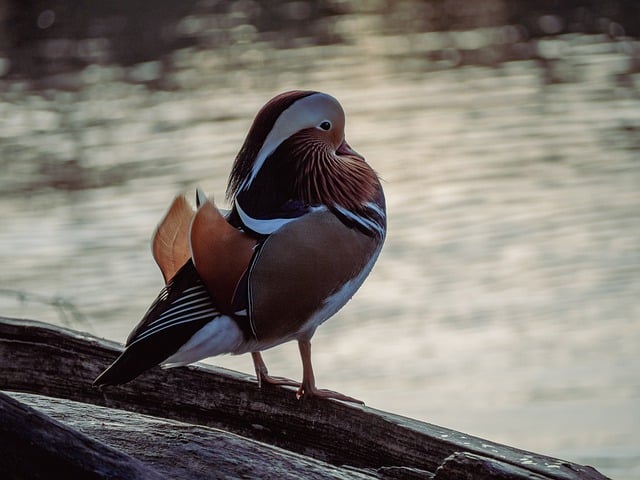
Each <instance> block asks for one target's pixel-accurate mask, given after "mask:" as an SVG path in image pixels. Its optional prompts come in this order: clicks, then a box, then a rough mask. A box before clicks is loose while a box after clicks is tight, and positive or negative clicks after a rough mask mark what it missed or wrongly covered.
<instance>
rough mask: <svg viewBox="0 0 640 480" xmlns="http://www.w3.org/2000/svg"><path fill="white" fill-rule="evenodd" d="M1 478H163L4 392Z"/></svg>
mask: <svg viewBox="0 0 640 480" xmlns="http://www.w3.org/2000/svg"><path fill="white" fill-rule="evenodd" d="M0 451H1V452H2V455H1V456H0V474H2V478H16V479H18V478H19V479H28V478H42V479H45V478H51V476H52V472H55V473H56V474H57V475H58V477H59V478H86V479H104V480H108V479H112V478H127V479H131V480H138V479H140V480H163V479H165V478H167V477H164V476H162V475H160V474H159V473H158V472H156V471H154V470H153V469H152V468H150V467H148V466H147V465H145V464H143V463H142V462H139V461H138V460H136V459H134V458H132V457H130V456H128V455H126V454H124V453H122V452H120V451H118V450H115V449H114V448H111V447H108V446H106V445H104V444H103V443H100V442H98V441H96V440H94V439H92V438H90V437H88V436H86V435H83V434H81V433H79V432H76V431H74V430H72V429H69V428H67V427H65V426H64V425H63V424H61V423H58V422H55V421H53V420H52V419H50V418H49V417H48V416H46V415H43V414H42V413H40V412H38V411H36V410H34V409H32V408H30V407H28V406H27V405H25V404H23V403H20V402H18V401H16V400H14V399H12V398H10V397H8V396H7V395H5V394H2V393H0Z"/></svg>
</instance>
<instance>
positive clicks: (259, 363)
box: [251, 352, 300, 388]
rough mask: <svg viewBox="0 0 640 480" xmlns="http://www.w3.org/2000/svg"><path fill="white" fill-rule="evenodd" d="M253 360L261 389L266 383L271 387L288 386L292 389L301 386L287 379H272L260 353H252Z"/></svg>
mask: <svg viewBox="0 0 640 480" xmlns="http://www.w3.org/2000/svg"><path fill="white" fill-rule="evenodd" d="M251 358H252V359H253V366H254V367H255V369H256V377H257V379H258V387H259V388H260V387H262V385H263V384H265V383H266V384H269V385H287V386H290V387H299V386H300V382H296V381H295V380H291V379H289V378H285V377H272V376H271V375H269V371H268V370H267V365H266V364H265V363H264V360H263V359H262V355H261V354H260V352H251Z"/></svg>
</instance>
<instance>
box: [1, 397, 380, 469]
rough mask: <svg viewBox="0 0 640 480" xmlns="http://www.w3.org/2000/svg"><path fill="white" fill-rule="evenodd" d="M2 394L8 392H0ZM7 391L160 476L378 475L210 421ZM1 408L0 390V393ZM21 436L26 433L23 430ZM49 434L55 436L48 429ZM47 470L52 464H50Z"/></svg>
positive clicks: (14, 399)
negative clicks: (211, 424)
mask: <svg viewBox="0 0 640 480" xmlns="http://www.w3.org/2000/svg"><path fill="white" fill-rule="evenodd" d="M4 397H5V398H6V397H7V396H6V395H4ZM10 397H12V398H11V400H13V401H14V402H15V401H16V400H18V401H20V402H21V403H22V404H23V405H28V407H33V408H34V409H37V410H38V411H39V412H42V413H44V414H46V415H47V416H49V417H51V418H52V419H54V420H57V421H59V422H61V423H63V424H65V425H66V426H67V427H70V431H71V432H74V431H77V432H80V434H83V435H86V436H87V437H90V438H92V439H95V440H97V441H98V442H100V444H103V445H109V446H111V447H115V448H116V449H117V450H119V451H121V452H124V453H125V454H126V455H127V458H132V457H134V458H136V459H137V460H139V462H137V463H138V464H141V465H147V466H149V467H150V468H152V469H153V471H154V472H161V473H162V474H163V475H164V477H163V478H185V479H187V478H188V479H189V480H206V479H211V478H237V477H240V478H260V479H264V480H279V479H282V480H287V479H290V480H299V479H300V478H305V479H309V480H325V479H326V480H335V479H344V478H352V479H354V480H371V479H372V478H378V477H377V476H375V477H372V476H370V475H367V474H365V473H359V472H356V471H348V470H345V469H341V468H338V467H335V466H333V465H330V464H327V463H324V462H320V461H318V460H314V459H312V458H309V457H304V456H302V455H297V454H293V453H291V452H288V451H286V450H282V449H280V448H278V447H273V446H270V445H266V444H262V443H259V442H256V441H255V440H251V439H247V438H244V437H241V436H238V435H235V434H232V433H228V432H225V431H223V430H218V429H215V428H211V427H202V426H197V425H191V424H187V423H183V422H178V421H175V420H167V419H161V418H158V417H151V416H148V415H142V414H138V413H131V412H126V411H124V410H116V409H112V408H107V407H99V406H96V405H90V404H87V403H80V402H74V401H69V400H61V399H56V398H51V397H43V396H40V395H34V394H30V393H11V394H10ZM28 407H27V408H28ZM1 408H2V394H0V409H1ZM0 411H2V410H0ZM1 423H2V421H0V424H1ZM30 423H31V422H30ZM0 428H1V427H0ZM29 431H30V429H29ZM76 435H77V434H76ZM22 436H23V437H24V436H25V435H24V432H23V433H22ZM49 437H50V438H52V437H54V436H53V435H51V434H49ZM95 440H94V442H95ZM100 444H99V445H100ZM25 450H26V451H28V450H29V449H28V448H25V449H24V450H23V451H25ZM97 451H98V453H99V452H101V451H102V450H101V449H98V450H97ZM6 452H7V450H4V449H3V454H5V455H6ZM88 452H89V454H90V456H93V455H92V454H93V452H91V451H90V450H88ZM86 454H87V451H85V452H83V456H84V455H86ZM129 456H130V457H129ZM0 462H2V460H0ZM0 471H1V470H0ZM51 471H53V470H49V472H51ZM56 471H58V470H56ZM110 471H111V472H112V473H114V475H113V476H112V477H110V478H127V479H129V478H131V479H133V478H145V477H144V476H142V477H134V476H132V475H128V474H127V475H124V474H123V475H116V474H115V473H116V471H115V469H110ZM43 478H47V477H43ZM67 478H78V477H67ZM107 478H108V477H107ZM148 478H150V479H152V478H156V477H153V476H149V477H148Z"/></svg>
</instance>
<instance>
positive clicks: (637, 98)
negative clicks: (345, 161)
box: [0, 15, 640, 479]
mask: <svg viewBox="0 0 640 480" xmlns="http://www.w3.org/2000/svg"><path fill="white" fill-rule="evenodd" d="M196 18H198V17H196ZM379 20H380V19H379V18H378V17H376V16H375V15H370V16H349V15H345V16H341V17H338V18H337V19H334V20H333V22H334V23H332V24H331V25H332V28H331V29H330V30H331V31H332V32H334V33H335V32H340V33H341V34H342V36H343V37H345V35H346V40H345V41H343V42H338V43H331V44H329V45H319V42H316V41H308V40H305V41H302V42H301V43H302V45H297V48H278V47H279V46H278V45H275V44H274V42H266V41H265V42H262V41H258V40H260V39H262V38H263V37H261V36H259V35H258V33H256V32H255V31H253V30H251V31H249V30H247V29H245V30H244V33H242V31H236V34H237V35H238V36H239V39H236V40H234V41H233V42H230V43H228V44H225V46H224V48H215V49H214V48H208V49H202V48H185V49H180V50H176V51H174V52H173V53H172V54H171V57H170V58H171V63H172V68H171V69H170V70H169V71H165V70H164V68H165V67H164V65H163V63H162V62H158V61H148V62H146V63H141V64H136V65H134V66H132V67H118V66H114V65H100V64H94V65H90V66H88V67H87V68H85V69H83V70H82V71H81V72H80V73H58V74H56V75H48V76H45V77H43V78H41V79H40V80H38V82H36V83H35V84H34V83H33V82H30V81H19V80H15V79H13V80H4V81H3V83H2V87H3V93H2V97H0V169H1V171H2V172H3V173H2V175H1V176H0V218H2V228H1V229H0V264H2V265H3V269H2V274H1V275H0V313H1V314H2V315H6V316H23V317H31V318H37V319H41V320H45V321H49V322H53V323H56V324H61V325H68V326H71V327H73V328H77V329H80V330H85V331H89V332H91V333H93V334H95V335H99V336H102V337H106V338H109V339H114V340H118V341H124V339H125V338H126V335H127V334H128V332H129V331H130V329H131V328H132V327H133V326H134V324H135V323H136V322H137V321H138V320H139V318H140V317H141V316H142V315H143V313H144V311H145V310H146V308H147V306H148V304H149V302H150V301H151V300H152V299H153V298H154V296H155V295H156V293H157V291H158V290H159V288H160V287H161V285H162V277H161V275H160V273H159V271H158V270H157V268H156V267H155V265H154V263H153V260H152V258H151V254H150V247H149V240H150V237H151V234H152V232H153V229H154V227H155V225H156V223H157V222H158V220H159V219H160V218H161V216H162V214H163V213H164V211H165V209H166V208H167V206H168V205H169V202H170V201H171V199H172V198H173V196H174V195H176V194H177V193H179V192H182V191H188V192H193V189H194V187H195V186H196V185H201V186H202V187H203V188H204V189H205V190H206V191H208V192H211V193H213V194H214V195H215V197H216V199H217V201H218V203H219V204H221V205H222V206H224V190H225V186H226V178H227V175H228V172H229V169H230V166H231V162H232V160H233V157H234V156H235V153H236V152H237V150H238V148H239V146H240V144H241V142H242V140H243V138H244V135H245V133H246V131H247V129H248V127H249V125H250V122H251V120H252V118H253V115H254V114H255V112H256V111H257V109H258V108H259V107H260V106H261V105H262V104H263V103H264V102H265V101H266V100H268V99H269V98H271V97H272V96H273V95H274V94H276V93H278V92H280V91H284V90H287V89H292V88H305V89H317V90H322V91H326V92H329V93H331V94H333V95H335V96H336V97H337V98H338V99H339V100H340V101H341V103H342V104H343V106H344V108H345V110H346V112H347V115H348V118H347V138H348V140H349V143H350V144H351V145H352V146H353V147H354V148H355V149H357V150H358V151H359V152H361V153H362V154H364V155H365V156H366V157H367V159H368V161H369V162H370V163H371V164H372V165H373V166H374V168H375V169H376V170H377V171H378V172H379V174H380V175H381V176H382V177H383V179H384V187H385V190H386V194H387V199H388V211H389V234H388V239H387V243H386V246H385V249H384V250H383V253H382V255H381V257H380V260H379V262H378V265H377V266H376V267H375V269H374V271H373V273H372V274H371V276H370V278H369V279H368V280H367V282H366V283H365V285H364V287H363V288H362V289H361V291H360V292H359V293H358V294H357V295H356V296H355V298H354V299H353V300H352V301H351V302H350V304H349V305H348V306H347V307H346V308H345V309H344V310H343V311H341V312H340V313H339V314H338V315H336V317H334V318H333V319H332V320H330V321H329V322H328V323H326V324H325V325H323V326H322V327H321V328H320V329H319V330H318V332H317V334H316V336H315V337H314V366H315V368H316V370H317V372H316V373H317V379H318V383H319V386H320V387H327V388H332V389H335V390H338V391H342V392H344V393H347V394H349V395H352V396H355V397H357V398H360V399H362V400H364V401H365V402H366V403H367V404H368V405H370V406H373V407H376V408H380V409H384V410H389V411H393V412H396V413H399V414H403V415H407V416H410V417H414V418H418V419H421V420H425V421H428V422H431V423H436V424H440V425H444V426H447V427H451V428H454V429H458V430H462V431H464V432H467V433H470V434H473V435H478V436H482V437H485V438H488V439H491V440H494V441H498V442H503V443H506V444H509V445H514V446H518V447H521V448H524V449H528V450H534V451H537V452H540V453H546V454H549V455H553V456H559V457H563V458H568V459H571V460H575V461H577V462H580V463H586V464H590V465H593V466H595V467H596V468H598V469H600V470H601V471H602V472H603V473H605V474H606V475H609V476H611V477H613V478H617V479H631V478H637V476H638V474H640V433H639V432H640V375H639V373H640V355H638V348H639V346H640V243H639V238H640V208H639V206H640V188H639V187H640V162H639V158H640V73H639V72H640V69H639V68H638V63H637V62H638V57H637V52H638V51H640V46H639V45H638V42H637V41H633V40H631V39H625V40H624V41H612V40H611V39H609V38H608V37H605V36H602V35H584V34H571V35H561V36H556V37H550V38H547V39H539V40H536V41H535V46H534V47H535V49H537V51H538V52H541V55H538V56H536V55H533V56H529V57H527V56H524V57H523V58H521V59H519V60H518V59H515V60H514V59H513V58H510V56H512V55H513V52H514V49H513V48H510V49H509V52H510V53H509V55H508V57H509V58H502V57H500V54H501V52H502V50H503V47H504V45H505V43H504V42H503V43H500V42H498V43H496V40H495V39H496V38H497V37H496V35H498V34H499V35H498V36H500V35H502V36H503V37H504V36H505V35H506V36H507V37H508V36H509V35H513V34H514V31H515V30H513V29H510V28H506V29H505V28H502V29H497V30H491V29H489V30H487V29H483V30H470V31H469V32H467V33H464V32H461V33H459V34H456V35H450V34H446V33H442V34H439V33H424V32H415V33H410V34H402V35H400V34H396V33H393V32H388V31H384V32H380V31H378V30H376V29H379V26H378V23H376V22H378V21H379ZM190 21H192V22H193V21H195V20H193V19H191V20H190ZM189 25H190V24H189V23H188V22H187V26H189ZM184 28H186V27H184ZM345 32H346V33H345ZM354 32H355V33H354ZM509 32H511V33H509ZM383 33H384V34H383ZM243 35H244V36H243ZM247 36H248V37H249V38H247ZM294 38H296V37H294ZM483 39H484V40H483ZM487 39H488V40H487ZM483 41H484V42H485V43H487V44H488V45H489V47H491V48H484V47H483V48H478V49H472V48H467V49H464V48H462V47H461V46H464V45H467V46H469V45H471V46H473V45H476V44H477V43H478V42H480V43H482V42H483ZM512 43H513V44H518V43H520V44H521V45H520V47H519V48H524V49H531V48H534V47H532V43H533V41H531V42H512ZM453 44H455V45H457V48H456V49H454V48H451V45H453ZM496 45H497V46H496ZM509 45H510V46H511V47H513V45H512V44H509ZM287 46H291V45H287ZM485 47H486V45H485ZM514 48H515V47H514ZM496 52H497V53H496ZM503 53H504V52H503ZM504 60H512V61H504ZM34 85H35V88H34ZM265 359H266V361H267V364H268V365H269V368H270V371H271V373H273V374H275V375H286V376H290V377H293V378H299V377H300V375H301V368H300V362H299V359H298V354H297V348H296V346H295V345H294V344H288V345H285V346H282V347H278V348H276V349H273V350H271V351H268V352H266V354H265ZM212 362H213V363H215V364H216V365H221V366H225V367H228V368H232V369H236V370H241V371H245V372H251V371H252V364H251V360H250V358H249V357H248V356H241V357H222V358H216V359H213V360H212ZM204 388H206V387H204Z"/></svg>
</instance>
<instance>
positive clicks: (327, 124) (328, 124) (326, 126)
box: [318, 120, 331, 131]
mask: <svg viewBox="0 0 640 480" xmlns="http://www.w3.org/2000/svg"><path fill="white" fill-rule="evenodd" d="M318 127H320V128H321V129H322V130H325V131H328V130H330V129H331V122H330V121H328V120H325V121H324V122H322V123H321V124H320V125H318Z"/></svg>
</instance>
